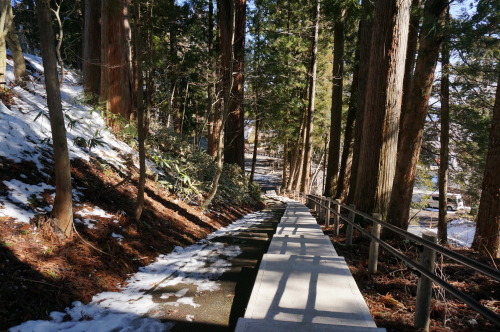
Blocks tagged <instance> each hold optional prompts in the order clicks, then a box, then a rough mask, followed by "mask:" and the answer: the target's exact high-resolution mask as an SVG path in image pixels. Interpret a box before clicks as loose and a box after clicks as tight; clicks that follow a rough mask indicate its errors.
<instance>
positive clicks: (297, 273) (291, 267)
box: [235, 202, 385, 332]
mask: <svg viewBox="0 0 500 332" xmlns="http://www.w3.org/2000/svg"><path fill="white" fill-rule="evenodd" d="M235 331H237V332H243V331H248V332H250V331H252V332H253V331H258V332H265V331H270V332H271V331H272V332H277V331H287V332H290V331H297V332H298V331H301V332H302V331H385V329H384V328H377V326H376V325H375V322H374V321H373V318H372V317H371V315H370V311H369V310H368V307H367V305H366V303H365V301H364V299H363V297H362V295H361V293H360V291H359V289H358V287H357V285H356V282H355V281H354V278H353V277H352V275H351V272H350V271H349V268H348V266H347V264H346V262H345V260H344V259H343V258H342V257H339V256H338V255H337V253H336V251H335V248H334V247H333V245H332V243H331V241H330V240H329V238H328V237H327V236H325V235H324V234H323V231H322V230H321V228H320V227H319V225H318V224H317V222H316V219H315V218H314V217H313V216H312V215H311V213H310V212H309V209H308V208H307V207H306V206H305V205H303V204H300V203H298V202H291V203H288V206H287V208H286V210H285V214H284V215H283V217H282V218H281V221H280V223H279V224H278V228H277V230H276V234H275V235H274V237H273V239H272V241H271V244H270V246H269V249H268V253H267V254H265V255H264V257H263V259H262V262H261V264H260V267H259V272H258V275H257V279H256V281H255V285H254V288H253V290H252V294H251V296H250V301H249V303H248V306H247V310H246V312H245V317H244V318H240V319H239V320H238V324H237V326H236V330H235Z"/></svg>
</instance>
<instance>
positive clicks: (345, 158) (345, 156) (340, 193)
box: [335, 52, 359, 201]
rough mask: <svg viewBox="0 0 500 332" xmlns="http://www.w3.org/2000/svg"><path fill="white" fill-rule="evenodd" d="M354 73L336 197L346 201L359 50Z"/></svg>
mask: <svg viewBox="0 0 500 332" xmlns="http://www.w3.org/2000/svg"><path fill="white" fill-rule="evenodd" d="M355 57H356V59H355V62H356V63H355V65H354V73H353V76H352V85H351V96H350V98H349V109H348V110H347V120H346V124H345V134H344V147H343V148H342V159H341V162H340V170H339V181H338V185H337V193H336V194H335V198H337V199H340V200H341V201H344V199H345V198H346V195H347V190H348V189H349V180H350V178H351V175H352V173H351V170H352V154H353V148H354V137H353V134H354V124H355V122H356V113H357V107H356V105H357V104H356V103H357V97H358V95H357V90H358V82H359V52H356V56H355Z"/></svg>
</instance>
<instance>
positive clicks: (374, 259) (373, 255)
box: [368, 213, 382, 273]
mask: <svg viewBox="0 0 500 332" xmlns="http://www.w3.org/2000/svg"><path fill="white" fill-rule="evenodd" d="M373 218H375V219H378V220H380V219H382V215H381V214H380V213H374V214H373ZM380 229H381V226H380V224H379V223H376V222H373V225H372V235H373V236H375V237H376V238H377V239H380ZM377 265H378V242H377V241H375V240H373V239H372V241H371V242H370V255H369V259H368V273H377Z"/></svg>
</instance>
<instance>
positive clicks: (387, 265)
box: [325, 229, 500, 332]
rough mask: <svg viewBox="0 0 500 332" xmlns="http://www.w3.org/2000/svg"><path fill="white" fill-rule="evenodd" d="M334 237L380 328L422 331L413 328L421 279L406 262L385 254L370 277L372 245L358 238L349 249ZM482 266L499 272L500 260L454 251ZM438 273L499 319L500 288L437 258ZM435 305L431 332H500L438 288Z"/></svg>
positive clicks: (409, 252) (411, 249)
mask: <svg viewBox="0 0 500 332" xmlns="http://www.w3.org/2000/svg"><path fill="white" fill-rule="evenodd" d="M325 233H326V234H329V235H330V238H331V239H332V242H333V244H334V246H335V250H336V251H337V253H338V254H339V255H340V256H343V257H344V258H345V260H346V261H347V264H348V265H349V268H350V270H351V273H352V274H353V276H354V279H355V280H356V283H357V284H358V287H359V289H360V290H361V293H362V294H363V297H364V298H365V301H366V303H367V304H368V307H369V308H370V312H371V314H372V316H373V317H374V319H375V322H376V323H377V326H380V327H385V328H386V329H387V331H417V330H416V329H415V328H414V327H413V318H414V313H415V301H416V292H417V282H418V276H417V274H415V273H414V272H413V271H412V270H411V269H410V268H408V267H407V266H406V265H405V264H404V263H403V262H402V261H400V260H399V259H397V258H396V257H395V256H393V255H392V254H391V253H389V252H387V251H385V250H383V249H381V252H380V256H379V263H378V272H377V273H376V274H369V273H368V271H367V266H368V253H369V249H370V248H369V246H370V241H369V240H368V239H367V238H364V237H361V236H360V235H359V234H356V232H355V234H356V235H357V236H355V238H354V239H353V245H352V246H346V245H344V243H345V233H342V232H341V234H340V235H339V236H338V237H334V236H333V235H332V230H331V229H326V230H325ZM391 244H392V245H393V246H397V247H398V248H399V249H400V250H401V251H402V252H403V253H404V254H405V255H406V256H408V257H410V258H412V259H413V260H418V254H419V249H418V248H417V247H416V246H415V245H412V244H411V243H409V242H404V243H402V244H400V245H398V244H397V243H391ZM450 249H452V250H454V251H455V252H457V253H459V254H462V255H465V256H468V257H470V258H472V259H474V260H477V261H479V262H481V263H483V264H487V265H490V266H494V267H495V268H496V267H497V266H500V259H496V260H494V261H492V260H489V259H486V258H485V257H481V256H479V255H478V254H477V253H476V252H474V251H473V250H471V249H469V248H451V247H450ZM437 261H438V265H437V273H438V274H440V275H441V277H442V278H443V279H445V280H446V281H447V282H448V283H450V284H452V285H453V286H454V287H456V288H457V289H459V290H460V291H462V292H464V293H466V294H469V295H470V296H472V297H473V298H474V299H476V300H478V301H480V302H481V303H482V304H483V305H484V306H486V307H488V308H490V309H491V310H493V311H495V312H496V313H498V314H500V301H499V298H500V297H499V294H500V283H499V282H497V281H496V280H493V279H491V278H489V277H487V276H484V275H482V274H480V273H478V272H475V271H473V270H472V269H470V268H468V267H466V266H464V265H462V264H458V263H455V262H454V261H451V260H449V259H447V258H442V257H440V255H438V259H437ZM433 291H434V299H433V300H432V308H431V323H430V330H431V331H454V332H455V331H498V327H495V326H493V325H492V323H490V322H489V321H488V320H487V319H486V318H484V317H482V316H481V315H479V314H478V313H476V312H475V311H474V310H472V309H471V308H470V307H468V306H467V305H466V304H464V303H463V302H461V301H460V300H457V299H456V298H454V297H453V296H452V295H450V294H446V293H445V291H444V290H443V289H441V288H440V287H437V286H435V285H433Z"/></svg>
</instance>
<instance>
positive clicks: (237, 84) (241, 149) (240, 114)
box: [224, 0, 247, 170]
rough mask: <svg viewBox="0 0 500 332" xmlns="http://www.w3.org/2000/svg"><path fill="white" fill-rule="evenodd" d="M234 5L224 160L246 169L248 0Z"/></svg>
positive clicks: (236, 1) (241, 0)
mask: <svg viewBox="0 0 500 332" xmlns="http://www.w3.org/2000/svg"><path fill="white" fill-rule="evenodd" d="M232 1H233V6H234V20H235V22H234V42H233V52H234V64H233V72H232V73H231V75H234V82H233V84H232V86H231V94H232V97H231V103H230V109H229V114H228V118H227V121H226V124H225V127H224V130H225V136H224V143H225V144H224V145H225V147H224V162H225V163H227V164H237V165H238V166H240V167H241V169H242V170H244V169H245V136H244V121H243V120H244V109H243V102H244V79H245V76H244V70H245V24H246V8H247V5H246V0H232Z"/></svg>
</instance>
